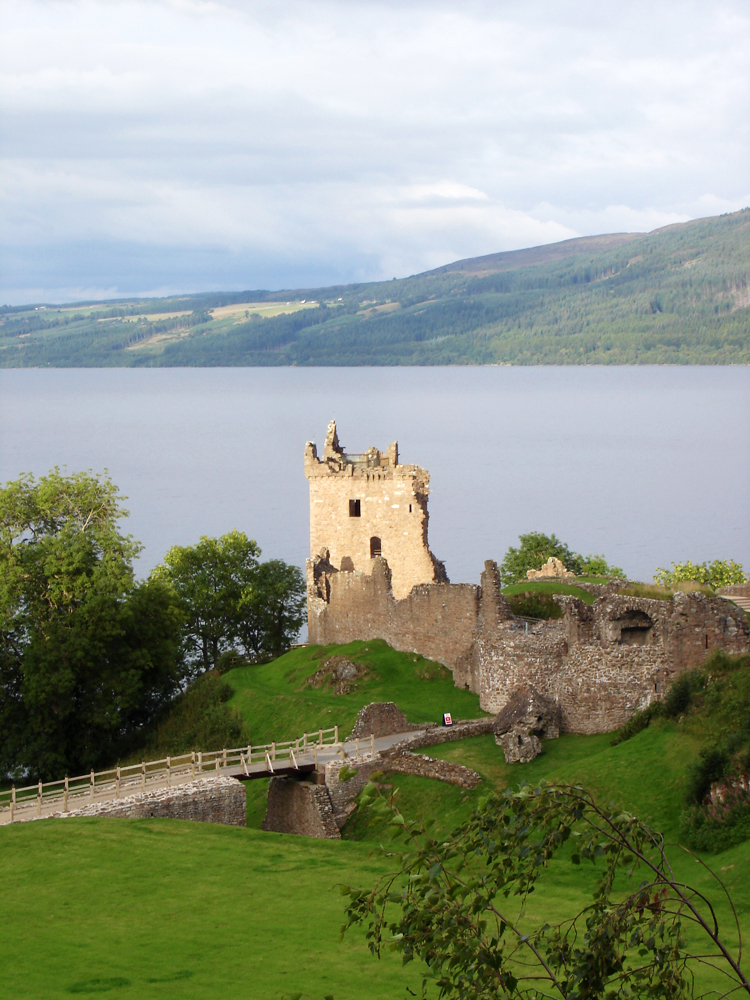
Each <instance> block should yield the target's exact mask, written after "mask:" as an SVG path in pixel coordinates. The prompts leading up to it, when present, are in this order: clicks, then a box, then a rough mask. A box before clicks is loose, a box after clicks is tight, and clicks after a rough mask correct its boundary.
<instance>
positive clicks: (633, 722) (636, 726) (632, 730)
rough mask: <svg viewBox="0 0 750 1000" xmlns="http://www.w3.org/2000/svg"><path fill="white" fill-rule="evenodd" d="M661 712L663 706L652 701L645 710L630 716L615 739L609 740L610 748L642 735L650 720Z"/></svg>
mask: <svg viewBox="0 0 750 1000" xmlns="http://www.w3.org/2000/svg"><path fill="white" fill-rule="evenodd" d="M662 710H663V706H662V703H661V702H660V701H652V702H651V704H650V705H648V706H647V707H646V708H643V709H641V710H640V711H639V712H635V713H634V714H633V715H631V716H630V718H629V719H628V721H627V722H626V723H625V725H624V726H623V727H622V729H621V730H620V731H619V732H618V733H617V735H616V736H615V738H614V739H613V740H611V742H610V746H613V747H616V746H617V744H618V743H625V741H626V740H630V739H632V738H633V737H634V736H637V735H638V733H642V732H643V730H644V729H648V727H649V725H650V724H651V720H652V719H655V718H657V717H658V716H660V715H661V714H662Z"/></svg>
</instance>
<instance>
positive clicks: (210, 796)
mask: <svg viewBox="0 0 750 1000" xmlns="http://www.w3.org/2000/svg"><path fill="white" fill-rule="evenodd" d="M52 816H54V817H61V818H68V817H73V816H113V817H117V818H119V819H145V818H147V817H154V816H158V817H161V818H164V819H189V820H195V821H197V822H199V823H224V824H226V825H227V826H245V823H246V806H245V786H244V785H243V784H242V782H240V781H235V779H234V778H226V777H222V778H208V779H206V778H204V779H201V780H199V781H188V782H186V783H185V784H182V785H176V786H175V787H174V788H160V789H158V790H156V791H152V792H144V793H143V794H140V795H128V796H126V797H124V798H122V799H113V800H111V801H109V802H92V803H91V804H90V805H87V806H81V807H80V808H78V809H72V810H71V811H70V812H66V813H63V812H56V813H53V814H52Z"/></svg>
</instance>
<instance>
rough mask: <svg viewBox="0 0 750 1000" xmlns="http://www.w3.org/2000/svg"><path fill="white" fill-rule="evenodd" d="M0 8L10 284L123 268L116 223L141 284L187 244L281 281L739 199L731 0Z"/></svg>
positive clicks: (366, 269) (737, 65) (740, 52)
mask: <svg viewBox="0 0 750 1000" xmlns="http://www.w3.org/2000/svg"><path fill="white" fill-rule="evenodd" d="M0 16H1V17H2V22H3V23H2V27H3V28H4V31H3V43H2V44H3V52H2V66H3V76H2V78H0V93H1V94H2V105H3V109H4V127H3V137H4V138H3V150H2V151H3V162H2V170H3V177H4V187H3V190H4V197H3V216H4V226H3V228H4V240H5V251H4V255H5V258H6V260H7V259H9V258H10V259H11V261H12V262H13V266H12V267H11V268H10V273H11V275H12V281H11V279H9V278H8V277H7V276H6V279H5V280H6V282H9V281H10V284H8V285H7V286H6V287H7V289H8V290H7V291H6V292H5V293H4V298H5V300H6V301H7V300H8V299H9V297H12V296H14V295H15V296H16V297H17V296H18V295H23V294H27V290H28V289H31V288H34V289H48V290H49V291H50V292H53V291H54V289H62V288H64V287H68V286H70V287H76V288H80V287H91V288H94V287H99V288H117V289H118V291H119V292H127V291H131V290H134V289H135V286H133V287H128V286H126V284H123V282H124V281H125V280H126V279H125V277H124V276H123V274H122V273H121V253H120V251H118V249H117V248H118V247H124V246H126V245H127V246H129V247H136V246H141V247H142V248H144V253H143V256H144V259H145V258H146V257H148V258H149V263H148V267H147V268H146V265H145V264H144V269H143V273H142V274H141V275H140V277H139V276H138V272H137V269H136V270H132V271H130V272H129V277H128V278H127V282H130V284H131V285H132V282H133V281H137V282H139V284H138V288H139V289H143V288H147V287H148V288H155V287H169V288H175V287H185V288H186V289H187V288H193V287H195V282H196V281H198V282H199V281H200V273H201V269H200V268H199V267H198V265H197V263H194V266H193V265H191V267H193V272H194V274H195V277H189V276H188V273H187V272H186V271H183V272H182V273H181V270H180V269H181V267H184V264H180V263H179V260H182V259H183V258H182V257H180V254H182V253H184V252H187V251H188V250H189V251H190V252H191V253H193V254H194V258H191V259H194V262H197V260H198V257H199V256H200V254H203V255H204V257H203V259H204V261H205V267H204V269H203V270H204V273H205V274H209V273H210V274H211V279H210V281H211V283H212V285H213V286H214V287H216V285H217V284H218V286H220V287H221V286H222V271H221V267H222V261H225V260H226V259H228V258H227V257H226V255H227V254H229V255H239V257H242V259H243V260H246V261H247V262H248V264H247V268H248V269H249V270H250V271H251V272H252V273H253V274H257V275H260V274H263V275H267V276H268V280H269V281H276V282H277V283H278V284H283V285H286V286H292V285H294V284H297V283H306V282H307V281H308V278H309V279H310V281H311V282H312V281H313V278H314V279H315V280H316V281H317V280H329V279H330V280H331V281H339V280H344V279H345V278H346V277H347V276H348V277H350V278H352V279H358V280H360V279H362V278H366V277H373V278H377V277H384V276H387V277H392V276H393V274H394V273H412V272H414V271H418V270H421V269H422V268H427V267H432V266H436V264H439V263H446V262H447V261H448V260H450V259H453V257H461V256H471V255H474V254H482V253H490V252H493V251H497V250H503V249H513V248H516V247H519V246H524V245H531V244H536V243H541V242H548V241H550V240H556V239H565V238H567V237H569V236H573V235H578V234H584V233H593V232H601V231H612V230H621V229H637V230H648V229H652V228H655V227H656V226H660V225H665V224H667V223H669V222H673V221H682V220H683V219H686V218H691V217H694V216H696V215H705V214H711V212H712V211H714V208H712V207H711V206H714V207H715V210H717V211H727V210H731V209H733V208H738V207H742V206H743V205H744V204H746V203H747V200H748V184H747V170H746V165H747V162H748V159H749V154H750V123H749V122H748V117H747V114H746V109H747V107H748V104H749V103H750V93H749V91H750V71H749V70H748V60H747V52H748V50H749V49H750V44H749V43H750V13H748V11H747V8H746V6H745V5H744V4H743V3H741V2H739V0H734V2H729V3H724V4H722V5H721V6H719V7H716V6H713V7H711V8H708V7H706V6H703V5H698V4H697V3H696V4H693V3H684V2H677V0H674V2H665V3H662V4H653V3H651V4H645V3H640V2H635V3H633V4H630V5H627V6H626V7H623V5H619V4H614V3H606V2H605V3H601V2H598V3H595V2H593V0H587V2H583V3H572V2H570V3H552V2H531V3H525V4H522V3H520V2H518V3H516V2H504V3H502V4H497V3H491V2H487V3H483V2H475V3H467V4H465V5H461V6H460V7H457V6H456V5H454V4H448V3H444V2H440V0H435V2H434V3H427V2H419V0H414V2H411V3H409V2H403V3H399V4H396V3H395V2H394V3H389V2H380V3H378V2H375V0H363V2H360V3H355V4H352V3H336V2H325V0H323V2H313V0H307V2H305V0H289V2H286V3H284V4H283V5H282V4H276V3H274V4H272V3H270V2H269V3H262V2H255V0H236V2H209V0H206V2H203V0H163V2H162V0H106V2H104V0H101V2H96V0H7V2H6V3H5V4H4V5H3V7H2V13H1V14H0ZM74 244H75V246H76V247H77V248H78V249H77V251H76V253H75V254H73V253H69V254H67V255H66V254H65V253H64V252H63V248H64V247H65V246H66V245H69V246H71V247H72V246H73V245H74ZM87 245H90V246H92V247H93V246H94V245H96V247H97V250H96V253H95V254H93V253H92V254H88V253H86V252H83V250H82V249H81V248H85V247H86V246H87ZM108 246H109V247H110V248H111V251H108V250H107V247H108ZM154 248H162V249H164V248H172V249H173V250H174V254H175V255H174V256H173V257H170V256H169V254H162V255H161V263H160V262H159V257H158V255H157V256H156V257H155V258H152V257H149V252H150V249H154ZM32 249H33V252H32ZM123 252H124V251H123ZM243 255H244V257H243ZM452 255H453V257H452ZM131 256H132V254H131ZM239 257H237V259H239ZM170 260H171V261H172V263H169V261H170ZM61 261H62V262H63V264H62V265H61V264H60V263H59V262H61ZM258 262H262V266H261V265H260V264H259V263H258ZM243 266H244V265H243ZM60 267H62V270H59V269H60ZM259 267H260V270H258V268H259ZM56 269H58V270H56ZM58 271H59V273H58ZM193 272H191V274H192V273H193ZM240 273H242V274H244V271H242V269H241V270H240ZM56 274H57V278H56V277H55V275H56ZM326 276H327V277H326ZM206 280H208V279H206ZM236 280H241V279H240V278H237V277H236V275H235V274H234V272H232V273H230V272H229V271H227V272H226V282H225V284H226V285H229V284H230V283H231V282H233V281H236ZM181 282H182V284H181ZM14 288H15V291H13V289H14ZM24 290H26V291H24Z"/></svg>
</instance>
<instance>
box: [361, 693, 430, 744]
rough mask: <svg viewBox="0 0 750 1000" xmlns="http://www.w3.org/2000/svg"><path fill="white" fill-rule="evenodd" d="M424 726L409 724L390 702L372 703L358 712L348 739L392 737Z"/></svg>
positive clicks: (398, 709)
mask: <svg viewBox="0 0 750 1000" xmlns="http://www.w3.org/2000/svg"><path fill="white" fill-rule="evenodd" d="M424 728H425V726H424V725H421V726H420V725H418V724H416V723H413V722H409V720H408V719H407V718H406V716H405V715H404V713H403V712H402V711H401V709H400V708H399V707H398V706H397V705H396V704H395V702H392V701H373V702H371V703H370V704H369V705H365V707H364V708H361V709H360V710H359V714H358V715H357V721H356V722H355V723H354V728H353V729H352V732H351V736H350V737H349V738H350V739H357V738H360V739H363V738H365V737H367V736H374V737H375V739H378V738H379V737H380V736H392V735H393V734H394V733H408V732H411V731H412V730H419V729H424Z"/></svg>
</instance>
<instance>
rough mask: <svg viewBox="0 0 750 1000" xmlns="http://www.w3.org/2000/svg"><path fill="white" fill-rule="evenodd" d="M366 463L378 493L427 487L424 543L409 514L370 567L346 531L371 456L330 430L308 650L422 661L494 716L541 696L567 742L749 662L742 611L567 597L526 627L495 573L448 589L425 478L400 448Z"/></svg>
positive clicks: (385, 531) (727, 605)
mask: <svg viewBox="0 0 750 1000" xmlns="http://www.w3.org/2000/svg"><path fill="white" fill-rule="evenodd" d="M367 456H369V458H368V461H371V462H373V463H375V462H383V461H384V459H385V458H386V457H387V461H388V463H389V464H387V465H385V466H384V468H385V473H384V475H385V478H384V479H383V480H380V481H379V482H380V483H381V485H382V483H389V482H390V483H393V482H394V480H393V479H388V474H395V470H397V469H398V470H407V469H408V470H410V472H409V475H410V476H411V475H414V477H415V480H414V481H415V482H416V481H417V480H418V482H419V484H420V486H419V490H418V492H419V496H420V501H419V502H420V504H421V505H422V506H420V511H421V512H422V513H421V514H420V515H419V518H420V519H421V520H420V530H419V531H414V532H411V533H409V534H408V541H407V542H405V543H404V545H403V546H401V545H400V541H399V540H400V537H401V536H400V535H399V531H400V530H401V527H402V524H401V521H400V520H399V519H400V518H401V517H402V516H403V517H405V516H406V515H405V514H404V512H403V510H402V508H401V506H400V505H399V506H398V508H397V509H398V511H399V513H398V515H397V517H396V519H395V520H391V521H389V518H385V519H384V520H383V522H382V524H383V526H382V527H380V528H379V529H378V530H380V531H381V532H382V536H383V538H388V545H386V543H385V542H383V546H382V550H381V551H382V554H381V555H376V554H375V555H372V556H371V557H368V555H367V553H366V552H365V551H364V550H362V549H361V547H360V548H356V545H359V544H360V543H359V542H356V544H355V539H354V536H353V535H351V528H350V523H349V522H350V521H352V522H353V521H356V520H357V519H356V518H349V517H348V509H349V508H348V501H349V493H350V492H351V483H352V482H355V481H361V482H362V483H363V484H364V483H366V480H357V478H356V477H357V475H358V474H359V473H358V472H357V470H358V469H359V470H360V472H361V470H362V469H363V468H365V466H363V465H362V464H361V460H362V459H363V456H346V455H345V454H344V453H343V450H342V449H341V448H340V446H339V444H338V439H337V437H336V433H335V426H334V425H331V426H330V427H329V436H328V439H327V442H326V458H325V460H324V462H323V463H319V462H318V460H317V454H316V452H315V450H314V446H312V445H308V446H307V451H306V456H305V470H306V474H307V475H308V478H309V479H310V484H311V492H310V498H311V514H310V519H311V542H312V552H313V553H314V555H313V557H312V558H311V559H309V560H308V630H309V636H310V641H311V642H312V643H316V644H321V645H328V644H330V643H347V642H351V641H353V640H354V639H365V640H366V639H374V638H381V639H384V640H385V641H386V642H388V643H389V644H390V645H391V646H393V647H394V648H395V649H400V650H404V651H408V652H416V653H420V654H422V655H423V656H426V657H429V658H430V659H434V660H437V661H438V662H440V663H443V664H445V665H446V666H447V667H449V668H450V669H451V670H452V671H453V676H454V680H455V682H456V684H457V685H459V686H461V687H464V686H465V687H468V688H470V689H471V690H473V691H476V692H477V693H478V694H479V697H480V704H481V706H482V708H483V709H485V711H489V712H497V711H499V710H500V709H501V708H503V706H504V705H505V704H506V703H507V701H508V700H509V698H510V697H511V695H512V694H513V692H514V691H515V690H516V689H518V688H520V687H523V686H525V685H527V684H531V685H532V686H533V687H534V688H535V689H536V690H537V691H539V692H540V693H541V694H544V695H546V696H548V697H551V698H553V699H555V700H556V701H557V703H558V705H559V706H560V710H561V713H562V722H563V728H564V729H565V730H567V731H569V732H579V733H593V732H606V731H609V730H612V729H616V728H618V727H619V726H620V725H622V724H623V722H625V721H626V720H627V719H628V718H629V717H630V715H632V713H633V712H634V711H636V710H637V709H639V708H642V707H644V706H645V705H647V704H648V703H649V702H651V701H652V700H654V699H655V698H659V697H661V696H662V694H663V693H664V691H665V690H666V688H667V687H668V686H669V684H670V683H671V681H672V680H673V679H674V677H675V676H676V675H677V674H679V673H681V672H682V671H684V670H687V669H690V668H692V667H696V666H699V665H700V664H701V663H702V662H703V660H704V659H705V657H706V656H707V655H708V653H710V651H711V650H712V649H715V648H719V649H724V650H726V651H727V652H730V653H743V652H746V651H747V649H748V635H749V630H748V623H747V618H746V617H745V615H744V613H743V612H742V610H741V609H740V608H739V607H737V606H736V605H735V604H732V603H731V602H729V601H726V600H723V599H721V598H710V597H706V596H705V595H703V594H700V593H690V594H682V593H678V594H675V596H674V598H673V599H672V600H669V601H656V600H649V599H646V598H638V597H631V596H627V595H625V594H621V593H618V592H617V587H618V585H616V584H613V585H611V586H610V587H607V588H603V587H596V586H592V585H583V584H582V587H583V588H584V589H587V590H589V591H592V592H593V593H595V594H597V595H599V596H598V599H597V600H596V601H595V602H594V604H593V605H586V604H584V603H583V602H582V601H580V600H577V599H576V598H572V597H560V598H556V600H559V602H560V603H561V604H562V606H563V612H564V616H563V618H562V619H558V620H551V621H545V622H539V623H532V624H530V623H528V622H524V621H521V620H520V619H518V618H516V617H515V616H514V615H513V614H512V612H511V609H510V605H509V604H508V602H507V601H506V600H505V598H504V597H503V595H502V593H501V585H500V579H499V576H498V572H497V566H496V564H495V563H493V562H487V563H485V569H484V573H483V574H482V579H481V584H480V586H479V587H477V586H474V585H470V584H450V583H449V582H448V580H447V577H446V576H445V574H444V571H442V564H441V563H439V562H438V561H437V560H436V559H435V558H434V556H433V555H432V553H431V552H430V550H429V547H428V545H427V489H426V484H427V483H428V481H429V477H428V475H427V473H426V472H425V471H424V470H422V469H418V468H417V467H416V466H398V464H397V456H398V448H397V446H396V445H395V444H394V445H392V446H391V448H390V449H389V450H388V455H387V456H383V454H382V453H380V452H377V450H376V449H370V451H369V452H368V453H367ZM353 460H356V461H354V463H353V464H352V461H353ZM358 462H359V464H357V463H358ZM323 465H325V469H323V468H322V466H323ZM367 468H369V466H367ZM372 468H381V466H378V465H373V466H372ZM386 473H387V474H386ZM399 475H400V473H399ZM321 476H322V477H323V478H325V481H326V483H327V493H326V503H325V504H324V505H323V506H324V508H325V511H326V514H325V517H322V516H321V513H320V510H319V508H320V507H321V505H320V503H318V501H319V500H320V496H319V494H318V492H317V491H316V488H315V487H314V484H316V483H317V482H318V479H319V478H320V477H321ZM347 477H348V478H347ZM379 488H380V487H378V489H379ZM388 488H389V489H391V487H388ZM372 489H373V496H375V493H376V492H377V491H376V490H374V487H373V488H372ZM414 495H415V496H416V492H415V494H414ZM388 496H389V497H390V496H391V494H390V493H388ZM361 499H362V500H363V501H364V499H365V489H364V485H363V493H362V497H361ZM345 501H346V503H345ZM389 517H390V515H389ZM338 518H343V519H344V521H345V525H344V527H343V528H341V527H340V526H336V525H335V524H334V522H335V521H336V520H337V519H338ZM386 521H388V524H386ZM368 523H370V522H368ZM372 523H373V524H375V523H380V522H375V521H373V522H372ZM313 525H314V528H313ZM367 530H375V529H374V528H373V529H370V528H368V529H367ZM347 532H349V533H350V534H349V535H347ZM389 532H391V533H390V534H389ZM365 534H366V532H365ZM331 540H333V542H331ZM346 545H349V548H350V550H351V551H352V552H355V551H356V553H357V555H356V559H355V558H354V557H352V556H350V555H348V554H347V552H346V551H344V549H345V547H346ZM342 546H343V547H342ZM391 559H394V560H395V568H394V567H392V565H391ZM410 566H411V567H412V569H410V568H409V567H410ZM409 584H411V588H409Z"/></svg>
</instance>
